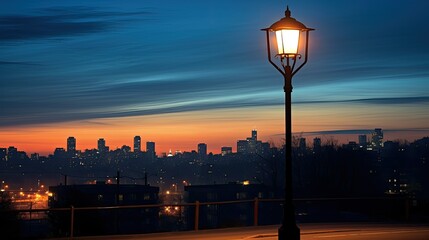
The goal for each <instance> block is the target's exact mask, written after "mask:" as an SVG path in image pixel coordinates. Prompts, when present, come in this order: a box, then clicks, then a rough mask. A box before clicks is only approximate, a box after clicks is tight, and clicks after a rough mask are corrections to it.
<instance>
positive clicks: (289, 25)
mask: <svg viewBox="0 0 429 240" xmlns="http://www.w3.org/2000/svg"><path fill="white" fill-rule="evenodd" d="M312 30H314V29H311V28H308V27H306V26H305V25H304V24H302V23H301V22H299V21H297V20H296V19H295V18H292V17H291V14H290V11H289V7H287V9H286V11H285V17H284V18H282V19H280V20H279V21H277V22H275V23H273V24H272V25H271V26H270V27H269V28H265V29H262V31H265V32H266V34H267V50H268V61H269V62H270V63H271V64H272V65H273V66H274V67H275V68H276V69H277V70H278V71H279V72H280V73H281V74H282V75H283V77H284V87H283V88H284V92H285V129H286V134H285V135H286V153H285V154H286V155H285V156H286V157H285V158H286V159H285V161H286V164H285V200H284V206H283V222H282V226H281V227H280V228H279V239H281V240H283V239H288V240H297V239H300V230H299V228H298V226H297V225H296V221H295V209H294V206H293V202H292V197H293V195H292V194H293V190H292V117H291V113H292V111H291V110H292V109H291V101H292V77H293V76H294V75H295V74H296V73H297V72H298V71H299V70H300V69H301V68H302V67H303V66H304V65H305V64H306V63H307V59H308V40H309V32H310V31H312ZM274 34H275V38H274V42H275V43H272V41H271V38H273V37H272V35H274ZM271 44H273V45H275V46H276V47H277V52H276V54H275V58H277V62H278V63H279V64H276V63H275V62H274V61H273V59H272V56H271ZM302 57H304V59H303V60H301V59H302Z"/></svg>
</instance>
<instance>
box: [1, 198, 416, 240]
mask: <svg viewBox="0 0 429 240" xmlns="http://www.w3.org/2000/svg"><path fill="white" fill-rule="evenodd" d="M392 200H395V201H396V202H395V204H394V205H392V207H391V210H395V211H397V212H399V213H400V215H401V218H402V220H408V219H409V217H410V207H412V204H410V199H409V198H395V199H392V198H300V199H294V201H295V205H296V206H297V209H301V210H299V211H301V212H302V211H304V212H305V211H307V212H309V211H311V210H309V208H312V207H314V206H316V208H318V209H321V208H323V207H318V206H319V205H320V206H323V204H325V203H330V205H331V206H333V205H337V204H336V203H341V204H342V205H343V206H348V205H353V204H355V203H357V202H363V204H364V205H366V202H368V203H370V202H371V203H373V205H374V206H373V208H375V209H371V206H369V207H368V209H365V211H367V212H371V211H373V210H377V209H376V208H378V206H383V205H386V204H384V202H388V201H392ZM283 201H284V200H283V199H259V198H254V199H247V200H235V201H219V202H199V201H196V202H193V203H180V204H150V205H129V206H107V207H74V206H70V207H69V208H47V209H28V210H9V211H12V212H18V213H20V214H21V213H30V214H31V213H37V212H39V213H40V212H42V213H46V214H49V213H54V212H68V213H69V216H70V218H69V220H70V226H69V233H68V234H67V236H68V237H69V238H70V239H72V238H74V237H75V224H76V218H75V215H76V213H77V212H84V211H94V210H95V211H103V210H119V209H150V208H158V209H163V208H166V207H172V208H176V207H177V208H179V209H182V208H185V207H192V208H193V209H194V211H188V216H191V218H193V219H192V220H193V224H191V225H193V226H192V228H191V229H192V230H195V231H198V230H199V229H201V225H200V221H201V217H202V216H201V215H202V211H201V210H202V208H204V207H205V208H208V207H211V206H216V207H220V206H225V205H234V204H248V205H250V206H251V207H249V206H247V207H246V210H249V208H250V209H251V210H249V211H247V212H251V214H252V215H253V221H252V224H253V226H258V225H260V218H261V215H262V214H264V212H261V209H262V208H263V207H264V206H263V204H267V203H268V204H274V205H273V206H274V207H275V208H276V209H280V208H281V207H282V203H283ZM377 202H378V203H377ZM252 205H253V206H252ZM401 206H402V207H401ZM306 208H307V209H306ZM265 209H266V208H265ZM271 209H272V208H271ZM302 209H304V210H302ZM206 210H207V209H206ZM387 210H389V209H387ZM262 211H264V209H262ZM299 211H297V212H299ZM280 212H281V211H280ZM298 214H299V213H298ZM303 216H305V214H303ZM298 220H299V219H298ZM304 220H305V219H304Z"/></svg>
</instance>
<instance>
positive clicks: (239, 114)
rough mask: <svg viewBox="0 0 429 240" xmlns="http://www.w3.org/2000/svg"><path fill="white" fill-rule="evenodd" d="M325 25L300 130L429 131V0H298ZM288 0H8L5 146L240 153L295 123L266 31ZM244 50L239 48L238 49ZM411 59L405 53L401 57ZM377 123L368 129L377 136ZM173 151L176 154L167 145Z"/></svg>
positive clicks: (0, 14) (1, 62) (307, 78)
mask: <svg viewBox="0 0 429 240" xmlns="http://www.w3.org/2000/svg"><path fill="white" fill-rule="evenodd" d="M288 4H289V6H290V9H291V11H292V16H293V17H296V18H298V19H300V20H301V21H303V22H305V23H306V24H307V25H308V26H309V27H312V28H315V29H316V31H315V32H313V33H312V39H311V41H310V60H309V61H310V62H309V64H308V65H306V66H305V71H302V72H300V73H299V74H297V76H296V77H295V78H294V95H293V107H292V111H293V123H292V124H293V131H294V132H295V133H296V134H297V135H300V134H301V133H302V135H303V136H304V137H306V136H309V137H311V136H318V135H322V136H325V138H329V137H330V136H334V137H335V138H337V139H339V141H340V142H347V141H357V137H355V135H356V136H357V135H358V134H363V133H368V134H369V131H370V130H372V129H374V128H375V127H380V128H383V130H384V131H385V138H386V139H391V140H395V139H406V140H409V141H412V140H415V139H418V138H421V137H424V136H428V135H429V123H428V121H427V119H429V111H427V104H428V103H429V95H428V93H427V90H428V89H429V81H428V80H429V65H428V64H429V48H428V47H427V44H426V42H425V41H426V39H427V37H428V36H429V29H428V28H427V27H426V26H425V22H426V21H425V20H426V19H425V16H426V12H425V11H426V10H425V9H427V7H428V3H427V2H426V1H423V0H422V1H420V0H416V1H413V3H412V4H411V3H410V4H402V3H400V2H391V1H376V2H375V1H369V0H365V1H360V2H356V3H345V2H343V1H339V0H337V1H331V2H329V3H324V2H319V1H307V2H305V3H302V2H293V1H290V2H288ZM285 7H286V3H285V2H284V1H264V2H261V1H233V2H231V1H217V2H201V1H187V2H184V3H180V4H178V3H177V2H175V1H144V2H141V1H125V2H121V3H118V2H116V1H91V2H86V1H61V2H57V1H38V2H28V1H9V2H6V3H3V4H2V8H1V9H0V35H1V36H2V37H0V42H1V43H2V44H1V45H0V56H1V57H0V75H1V80H0V81H1V94H0V105H1V107H2V111H1V113H0V114H1V115H0V116H1V117H0V132H2V134H1V135H0V146H4V147H8V146H15V147H17V148H19V149H23V150H25V151H26V152H41V153H48V152H52V151H53V149H54V148H55V147H57V145H58V144H59V143H61V146H63V147H64V146H65V140H64V139H66V138H67V137H69V136H74V137H75V138H76V139H78V141H77V146H76V147H77V148H79V149H85V148H88V149H90V148H95V147H96V144H97V143H96V140H97V139H99V138H105V139H106V140H107V141H108V143H107V144H108V145H109V146H111V147H120V146H122V145H124V144H125V145H129V146H133V144H132V138H133V137H134V136H135V135H140V136H142V140H144V142H146V141H154V142H156V144H157V149H160V152H161V151H168V149H170V148H172V149H174V148H178V149H194V148H195V143H199V142H204V143H207V145H208V151H209V152H210V151H212V152H214V150H213V149H215V150H216V152H219V151H220V148H221V147H222V146H232V147H234V148H235V142H234V141H235V140H236V139H241V138H243V137H244V136H247V135H248V131H249V129H253V128H256V129H260V130H261V132H260V133H261V134H260V136H259V137H260V139H262V140H264V141H273V142H276V143H279V142H280V141H281V138H282V136H283V132H284V114H283V103H284V99H283V91H282V89H281V87H282V79H281V77H280V76H279V75H278V74H277V73H276V72H275V71H273V70H272V67H271V66H270V65H269V64H268V63H267V62H266V56H265V54H266V53H265V42H264V41H265V39H264V34H263V33H262V32H261V31H260V29H261V28H264V27H267V26H268V25H269V24H270V23H272V22H274V21H277V20H278V19H280V18H281V17H282V16H283V10H284V9H285ZM237 46H239V47H237ZM398 56H400V57H398ZM367 131H368V132H367ZM163 149H164V150H163Z"/></svg>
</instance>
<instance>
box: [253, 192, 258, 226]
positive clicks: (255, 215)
mask: <svg viewBox="0 0 429 240" xmlns="http://www.w3.org/2000/svg"><path fill="white" fill-rule="evenodd" d="M258 208H259V198H257V197H256V198H255V202H254V205H253V226H258V217H259V212H258V210H259V209H258Z"/></svg>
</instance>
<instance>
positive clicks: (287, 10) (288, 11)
mask: <svg viewBox="0 0 429 240" xmlns="http://www.w3.org/2000/svg"><path fill="white" fill-rule="evenodd" d="M285 16H286V17H288V18H289V17H290V10H289V5H287V7H286V11H285Z"/></svg>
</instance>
